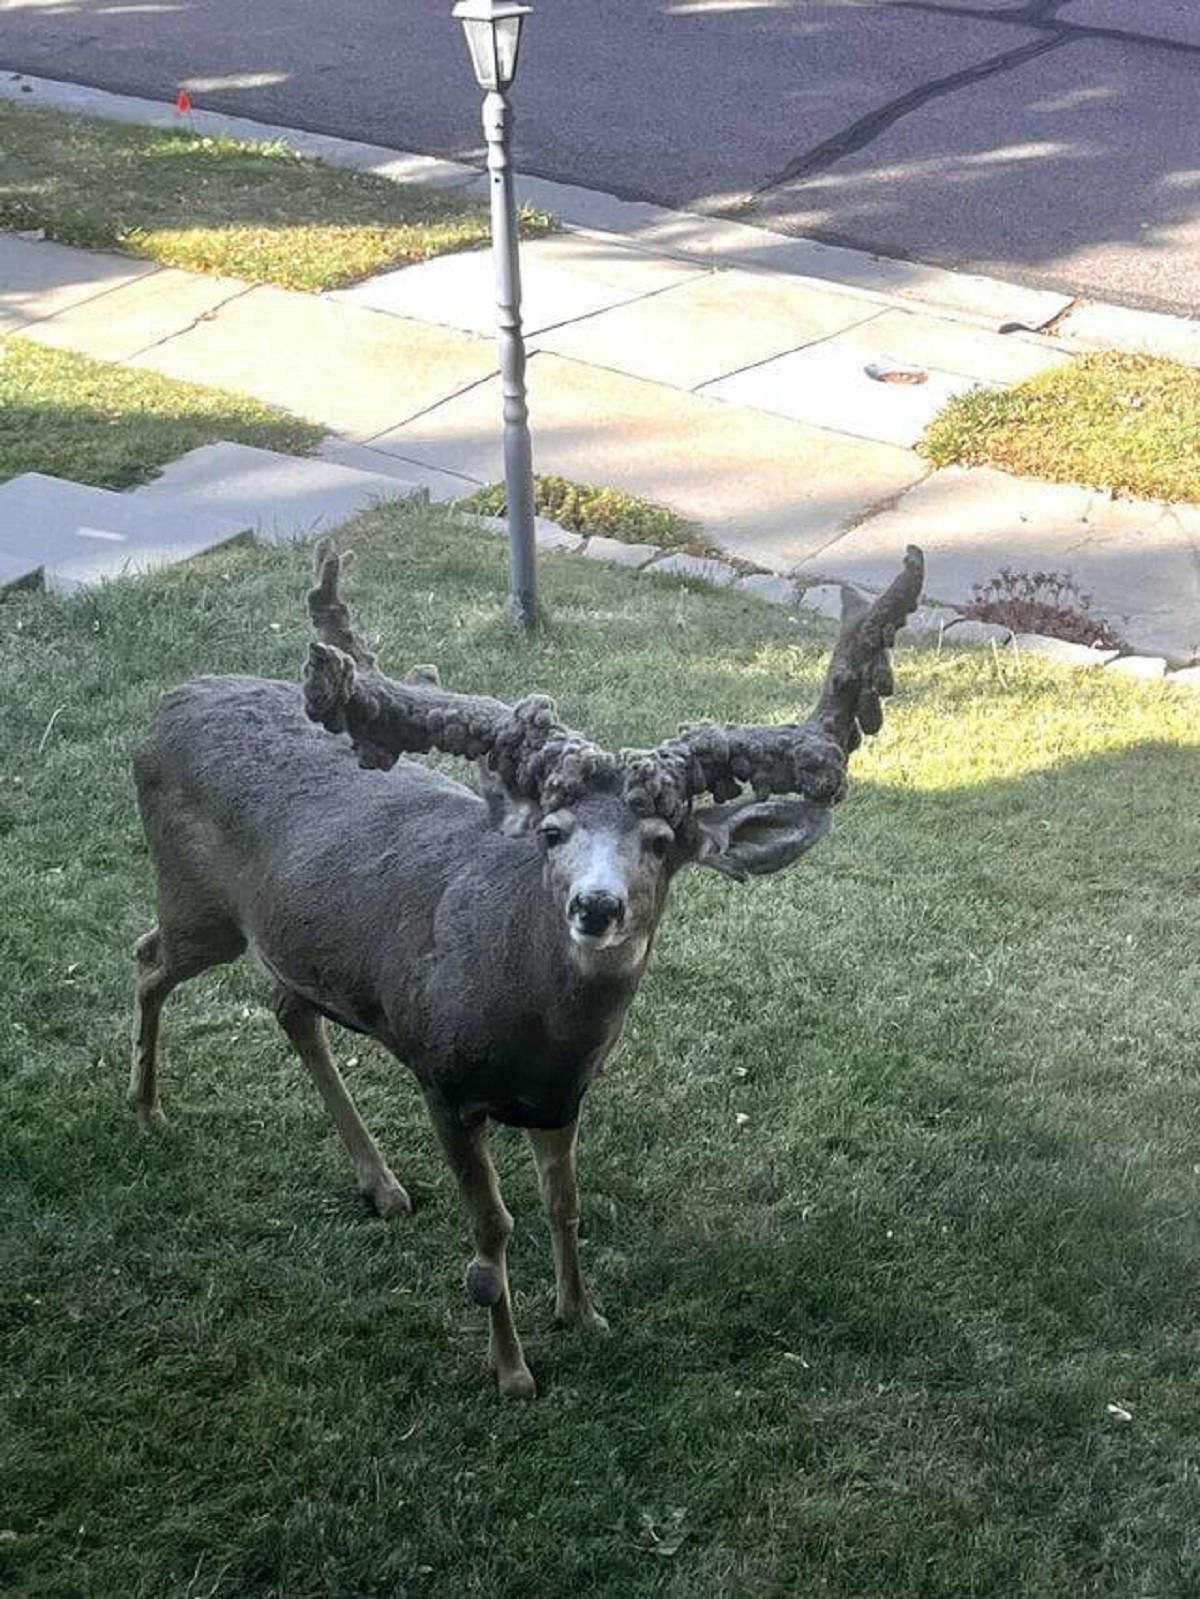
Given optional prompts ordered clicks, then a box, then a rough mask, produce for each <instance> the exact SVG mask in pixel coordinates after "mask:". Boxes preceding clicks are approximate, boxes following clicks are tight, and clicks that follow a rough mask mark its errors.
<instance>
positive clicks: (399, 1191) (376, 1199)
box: [363, 1176, 412, 1221]
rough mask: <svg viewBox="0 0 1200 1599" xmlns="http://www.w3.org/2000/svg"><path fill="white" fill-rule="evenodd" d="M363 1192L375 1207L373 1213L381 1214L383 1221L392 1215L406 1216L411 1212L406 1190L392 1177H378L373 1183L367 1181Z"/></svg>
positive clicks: (410, 1203)
mask: <svg viewBox="0 0 1200 1599" xmlns="http://www.w3.org/2000/svg"><path fill="white" fill-rule="evenodd" d="M363 1192H364V1193H365V1194H366V1197H367V1198H368V1199H369V1200H370V1201H371V1204H372V1205H373V1206H374V1207H375V1214H376V1215H377V1216H381V1217H382V1218H383V1220H384V1221H391V1219H392V1217H393V1216H407V1215H410V1214H411V1212H412V1200H411V1199H410V1198H409V1197H408V1190H407V1189H406V1188H404V1187H403V1186H402V1185H401V1184H400V1183H398V1182H397V1181H396V1179H395V1178H394V1177H391V1176H389V1177H386V1178H380V1179H378V1180H377V1181H376V1182H374V1183H369V1184H367V1185H366V1186H365V1187H364V1189H363Z"/></svg>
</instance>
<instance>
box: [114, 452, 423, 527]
mask: <svg viewBox="0 0 1200 1599" xmlns="http://www.w3.org/2000/svg"><path fill="white" fill-rule="evenodd" d="M424 492H425V491H424V488H423V486H422V485H420V484H419V483H414V482H412V481H411V480H409V479H406V478H404V477H399V476H393V475H392V474H391V473H388V472H364V471H362V470H360V469H359V468H357V467H351V466H345V465H342V464H341V463H339V462H336V461H330V460H324V459H316V458H313V457H310V456H298V455H281V454H279V453H278V452H277V451H275V450H259V449H254V448H252V447H251V446H250V445H247V444H205V445H203V446H202V447H201V448H200V449H197V450H192V451H191V452H190V453H189V454H187V455H184V456H181V457H180V459H179V460H178V461H173V462H172V463H171V465H170V466H168V467H167V468H166V469H165V471H164V472H163V473H162V475H161V476H160V477H157V478H155V479H154V481H153V482H152V483H147V484H146V485H145V486H144V487H143V488H140V489H137V490H136V491H135V492H134V493H133V494H132V495H131V496H130V498H131V499H132V500H133V501H135V502H136V503H138V504H142V505H157V504H159V503H160V502H168V501H169V502H170V504H171V505H173V506H181V507H187V508H189V509H190V510H193V511H197V512H199V511H203V512H207V513H209V514H211V515H213V516H220V517H224V518H226V519H228V520H231V521H235V522H237V523H239V524H240V525H241V526H243V527H248V528H250V530H251V531H252V532H253V533H254V534H255V536H256V537H257V538H259V539H262V540H263V541H264V542H265V543H268V544H282V543H286V542H289V541H291V540H293V539H301V538H309V537H311V536H312V535H313V534H316V533H323V532H326V531H328V529H330V528H332V527H335V526H336V525H337V524H338V523H339V522H345V521H347V520H348V519H349V518H350V517H352V516H357V515H358V513H359V512H360V511H365V510H367V509H368V508H369V507H370V506H372V505H375V504H377V503H378V502H379V501H381V500H402V499H412V498H414V497H416V496H421V495H423V494H424Z"/></svg>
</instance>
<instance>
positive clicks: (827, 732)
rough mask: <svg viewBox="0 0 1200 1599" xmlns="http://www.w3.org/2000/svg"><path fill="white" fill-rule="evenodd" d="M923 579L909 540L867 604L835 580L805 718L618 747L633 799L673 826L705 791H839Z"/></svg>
mask: <svg viewBox="0 0 1200 1599" xmlns="http://www.w3.org/2000/svg"><path fill="white" fill-rule="evenodd" d="M924 579H925V561H924V557H923V556H922V554H921V551H920V550H919V549H917V547H916V546H915V545H909V547H908V550H907V551H906V553H905V557H904V567H903V570H902V571H901V572H900V574H899V576H898V577H897V578H896V579H895V581H894V582H893V583H892V584H891V586H890V587H889V588H888V589H887V590H886V592H885V593H883V594H881V595H880V596H879V598H878V599H877V600H876V601H875V602H874V603H873V604H872V605H870V606H868V605H867V603H866V601H865V600H863V599H862V597H861V596H860V595H858V594H856V593H855V592H854V591H853V590H852V589H849V588H843V590H842V628H841V632H840V634H839V635H838V640H837V643H836V645H835V646H834V651H833V657H832V659H831V660H830V663H829V670H828V672H827V674H826V678H825V683H824V686H823V688H822V691H821V697H820V699H819V700H818V702H817V706H816V709H815V710H814V712H813V714H812V715H811V716H810V717H809V718H808V720H807V721H805V722H799V723H790V724H786V725H784V726H780V727H724V726H721V725H720V724H718V723H713V722H702V723H700V724H698V725H696V726H692V727H685V728H683V729H682V730H681V731H680V733H679V734H678V736H677V737H675V738H673V739H669V740H668V741H667V742H666V743H665V744H660V745H659V747H658V749H656V750H652V751H644V752H632V751H631V752H628V753H627V754H626V755H625V757H624V758H625V763H626V768H627V772H628V774H629V776H628V791H629V793H630V798H631V802H633V803H637V802H639V801H640V804H639V808H641V806H644V805H646V804H647V803H648V804H650V806H651V808H652V809H654V810H657V811H658V812H660V813H661V814H663V815H665V816H666V818H667V820H668V821H670V822H671V823H672V825H676V824H677V822H678V820H680V819H682V817H683V816H684V815H685V814H686V813H687V811H688V810H689V809H690V807H691V805H692V803H693V801H695V800H696V799H698V798H700V797H701V796H702V795H705V794H711V795H712V796H713V798H714V799H715V800H717V801H718V802H720V801H722V800H730V799H735V798H736V797H737V796H738V795H739V794H740V793H741V792H742V790H743V789H745V788H749V789H751V790H753V792H754V796H755V798H756V799H758V800H764V799H767V798H768V797H769V796H770V795H772V794H781V795H782V794H800V795H803V796H804V797H805V798H807V799H811V800H814V801H816V802H817V803H818V804H825V805H829V804H832V803H834V802H835V801H836V800H838V799H840V798H841V796H842V793H843V791H844V788H845V778H846V757H847V756H848V755H851V754H852V753H853V752H854V751H855V750H856V749H857V748H858V746H859V745H860V744H861V743H862V737H863V734H864V733H877V732H878V731H879V729H880V728H881V727H882V726H883V707H882V705H881V703H880V702H881V700H882V699H883V697H884V696H886V695H889V694H891V693H892V691H893V688H894V686H895V685H894V680H893V677H892V667H891V661H890V659H889V656H888V651H889V649H890V648H891V646H892V644H894V643H895V639H896V631H897V629H898V628H900V627H902V626H903V624H904V621H905V619H906V618H907V617H908V615H909V613H910V612H911V611H912V609H913V608H914V606H915V605H916V603H917V601H918V599H919V598H920V595H921V587H922V584H923V583H924Z"/></svg>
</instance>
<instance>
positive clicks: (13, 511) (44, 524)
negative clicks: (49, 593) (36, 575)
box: [0, 472, 247, 593]
mask: <svg viewBox="0 0 1200 1599" xmlns="http://www.w3.org/2000/svg"><path fill="white" fill-rule="evenodd" d="M246 531H247V530H246V528H245V526H244V525H240V524H239V523H237V522H236V521H227V520H225V519H224V518H222V517H218V516H213V515H212V514H211V512H208V511H197V510H192V509H191V508H190V507H187V506H183V505H177V504H176V503H174V502H173V501H171V500H169V499H167V498H165V497H164V498H163V500H162V501H161V502H157V503H155V504H153V505H142V504H139V503H138V502H137V501H136V499H134V498H133V497H131V496H129V495H125V494H114V493H113V492H112V491H111V490H110V489H95V488H89V487H87V486H85V485H84V484H82V483H69V482H67V481H65V480H64V479H62V478H56V477H47V476H46V475H44V474H43V473H41V472H26V473H25V474H24V475H23V476H21V477H15V478H10V479H9V481H8V482H7V483H0V559H5V560H7V561H8V562H15V563H18V564H19V563H21V562H31V563H32V565H33V566H34V567H37V566H40V567H42V568H43V571H44V574H45V584H46V587H47V588H48V589H53V590H56V591H57V592H59V593H68V592H70V591H71V590H72V589H77V588H81V587H83V586H84V585H86V584H89V583H98V582H100V581H101V580H102V579H104V578H112V577H122V576H124V575H125V574H126V573H130V572H145V571H149V570H150V569H151V568H153V567H156V566H170V565H173V564H174V563H175V562H176V561H186V560H188V559H189V558H190V557H191V556H194V555H201V554H203V553H204V551H205V550H212V549H216V548H218V547H219V546H220V545H222V544H228V543H230V541H231V540H233V539H236V538H240V537H242V536H243V535H244V534H245V532H246Z"/></svg>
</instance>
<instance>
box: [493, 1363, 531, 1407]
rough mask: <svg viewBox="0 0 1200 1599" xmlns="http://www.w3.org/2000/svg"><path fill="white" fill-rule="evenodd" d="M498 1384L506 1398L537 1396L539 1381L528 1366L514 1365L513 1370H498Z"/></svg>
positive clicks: (503, 1396) (501, 1393) (502, 1395)
mask: <svg viewBox="0 0 1200 1599" xmlns="http://www.w3.org/2000/svg"><path fill="white" fill-rule="evenodd" d="M496 1384H497V1386H498V1388H499V1389H500V1395H501V1397H502V1398H504V1399H536V1398H537V1383H535V1382H534V1380H533V1373H532V1372H531V1371H530V1369H529V1367H528V1366H524V1365H522V1366H514V1367H513V1368H512V1370H511V1371H501V1372H498V1373H497V1375H496Z"/></svg>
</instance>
